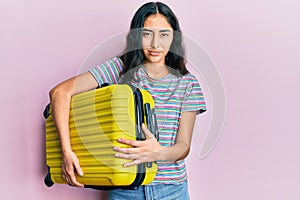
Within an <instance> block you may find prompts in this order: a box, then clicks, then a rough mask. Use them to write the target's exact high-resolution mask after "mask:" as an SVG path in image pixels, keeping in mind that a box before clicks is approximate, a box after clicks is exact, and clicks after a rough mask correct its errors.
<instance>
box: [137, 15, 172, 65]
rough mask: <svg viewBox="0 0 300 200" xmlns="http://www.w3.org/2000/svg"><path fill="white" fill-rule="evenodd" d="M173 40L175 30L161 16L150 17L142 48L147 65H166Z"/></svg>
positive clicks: (143, 33)
mask: <svg viewBox="0 0 300 200" xmlns="http://www.w3.org/2000/svg"><path fill="white" fill-rule="evenodd" d="M172 40H173V29H172V27H171V25H170V24H169V22H168V21H167V19H166V18H165V17H164V16H163V15H161V14H155V15H150V16H149V17H148V18H147V19H146V20H145V22H144V28H143V30H142V47H143V52H144V54H145V56H146V61H145V63H156V64H162V65H165V57H166V55H167V53H168V52H169V49H170V46H171V44H172Z"/></svg>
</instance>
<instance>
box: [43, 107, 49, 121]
mask: <svg viewBox="0 0 300 200" xmlns="http://www.w3.org/2000/svg"><path fill="white" fill-rule="evenodd" d="M49 111H50V103H48V105H47V106H46V107H45V110H44V112H43V116H44V118H45V119H47V118H48V117H49Z"/></svg>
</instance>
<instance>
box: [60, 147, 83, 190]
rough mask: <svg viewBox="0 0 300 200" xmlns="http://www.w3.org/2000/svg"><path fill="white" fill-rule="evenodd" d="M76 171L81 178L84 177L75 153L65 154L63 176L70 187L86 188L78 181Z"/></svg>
mask: <svg viewBox="0 0 300 200" xmlns="http://www.w3.org/2000/svg"><path fill="white" fill-rule="evenodd" d="M75 171H76V172H77V174H78V175H79V176H83V172H82V169H81V167H80V164H79V161H78V158H77V156H76V154H75V153H74V152H73V151H69V152H64V153H63V157H62V172H63V174H62V176H63V178H64V179H65V180H66V181H67V183H68V184H69V185H72V186H77V187H84V185H83V184H81V183H79V182H78V181H77V180H76V176H75Z"/></svg>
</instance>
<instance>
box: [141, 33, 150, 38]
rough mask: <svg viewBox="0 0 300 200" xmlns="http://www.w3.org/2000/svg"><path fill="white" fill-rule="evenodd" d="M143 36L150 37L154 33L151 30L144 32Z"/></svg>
mask: <svg viewBox="0 0 300 200" xmlns="http://www.w3.org/2000/svg"><path fill="white" fill-rule="evenodd" d="M143 36H144V37H146V38H149V37H151V36H152V33H150V32H143Z"/></svg>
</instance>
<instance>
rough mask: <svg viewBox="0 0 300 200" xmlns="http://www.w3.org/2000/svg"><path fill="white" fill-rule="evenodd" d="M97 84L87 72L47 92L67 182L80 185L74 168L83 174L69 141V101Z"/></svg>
mask: <svg viewBox="0 0 300 200" xmlns="http://www.w3.org/2000/svg"><path fill="white" fill-rule="evenodd" d="M97 86H98V84H97V81H96V80H95V79H94V77H93V76H92V75H91V74H90V73H89V72H87V73H84V74H82V75H79V76H76V77H73V78H70V79H68V80H66V81H64V82H62V83H60V84H58V85H57V86H56V87H54V88H53V89H51V90H50V92H49V96H50V103H51V109H52V113H53V120H54V124H55V127H56V131H57V133H58V136H59V139H60V143H61V150H62V157H63V177H64V179H65V180H66V181H67V182H68V183H69V184H71V185H75V186H80V187H82V186H83V185H82V184H80V183H78V182H77V180H76V177H75V173H74V168H75V169H76V171H77V173H78V174H79V175H83V173H82V170H81V168H80V166H79V162H78V159H77V157H76V155H75V154H74V152H73V151H72V148H71V143H70V133H69V111H70V101H71V97H72V96H73V95H75V94H78V93H81V92H84V91H87V90H90V89H93V88H96V87H97Z"/></svg>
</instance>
